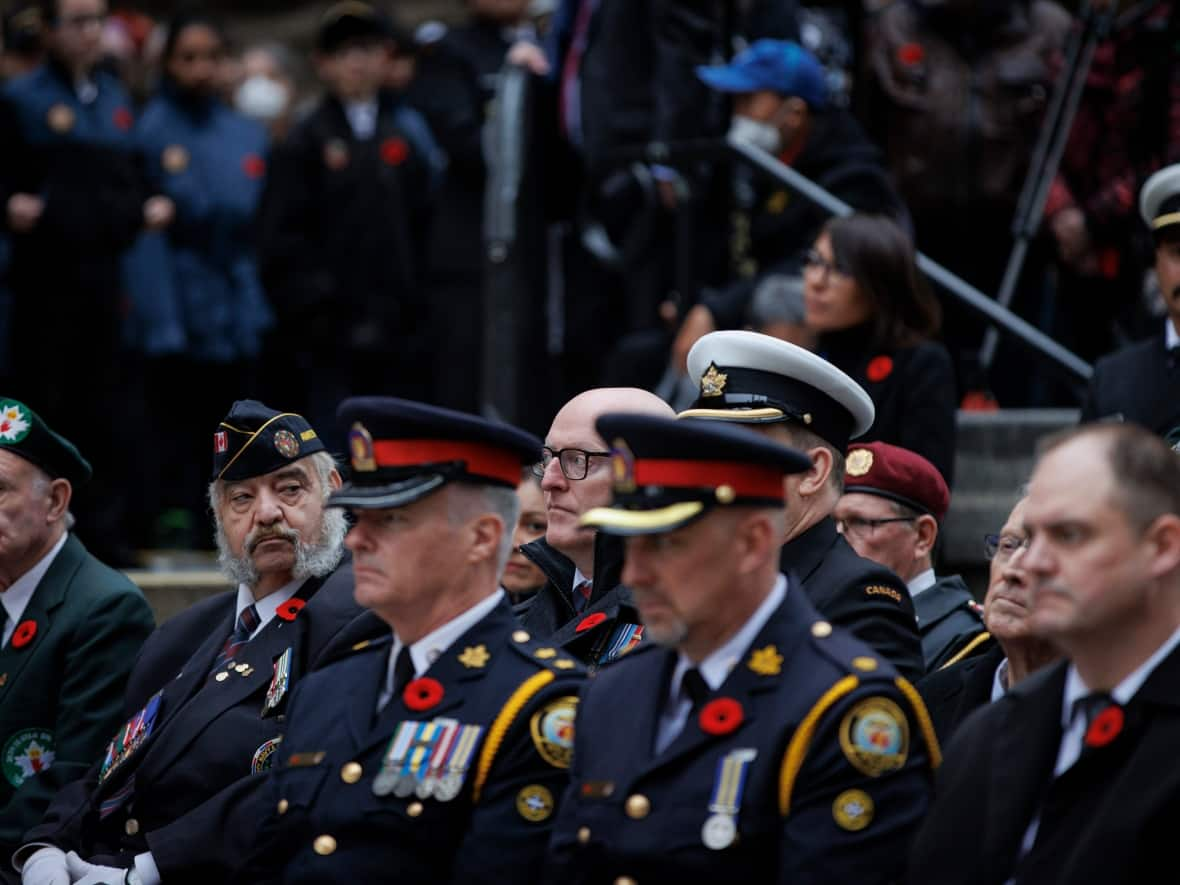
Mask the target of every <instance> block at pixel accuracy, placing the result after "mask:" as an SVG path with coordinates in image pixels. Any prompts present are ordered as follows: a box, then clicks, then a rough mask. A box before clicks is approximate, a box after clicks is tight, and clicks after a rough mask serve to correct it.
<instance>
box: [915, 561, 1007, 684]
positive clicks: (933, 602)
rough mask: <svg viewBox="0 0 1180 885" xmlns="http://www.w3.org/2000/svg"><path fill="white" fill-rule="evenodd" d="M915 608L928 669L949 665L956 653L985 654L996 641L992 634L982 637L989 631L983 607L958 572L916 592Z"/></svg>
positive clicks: (929, 670) (931, 670)
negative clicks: (986, 626)
mask: <svg viewBox="0 0 1180 885" xmlns="http://www.w3.org/2000/svg"><path fill="white" fill-rule="evenodd" d="M914 611H916V612H917V613H918V632H919V633H920V634H921V637H922V656H923V657H924V658H925V659H926V672H927V673H933V672H934V671H935V670H938V669H940V668H941V667H945V666H946V664H947V662H948V661H951V660H954V659H955V656H956V655H959V654H964V655H967V654H970V655H976V654H981V653H982V652H984V651H986V650H987V648H989V647H990V645H989V643H990V644H994V640H991V639H990V637H989V638H987V639H983V640H980V639H979V637H980V636H982V635H983V634H984V633H985V632H986V631H985V630H984V626H983V608H982V606H980V605H979V603H977V602H976V601H975V597H974V596H972V595H971V591H970V590H969V589H967V584H966V582H964V581H963V579H962V578H961V577H959V576H958V575H946V576H945V577H942V578H939V579H938V580H937V581H936V582H935V584H934V586H933V587H928V588H927V589H926V590H924V591H923V592H921V593H919V594H918V595H917V596H915V597H914ZM973 643H974V644H973Z"/></svg>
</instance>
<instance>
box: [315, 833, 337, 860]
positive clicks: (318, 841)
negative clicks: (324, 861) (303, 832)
mask: <svg viewBox="0 0 1180 885" xmlns="http://www.w3.org/2000/svg"><path fill="white" fill-rule="evenodd" d="M311 847H312V848H313V849H314V850H315V853H316V854H319V855H321V856H323V857H327V856H328V855H329V854H331V853H332V852H333V851H335V850H336V840H335V839H333V838H332V837H331V836H329V835H327V834H325V835H323V836H316V837H315V841H314V842H312V843H311Z"/></svg>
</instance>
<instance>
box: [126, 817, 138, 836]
mask: <svg viewBox="0 0 1180 885" xmlns="http://www.w3.org/2000/svg"><path fill="white" fill-rule="evenodd" d="M123 832H124V833H126V834H127V835H128V836H134V835H135V834H136V833H138V832H139V821H137V820H136V819H135V818H133V817H129V818H127V823H125V824H123Z"/></svg>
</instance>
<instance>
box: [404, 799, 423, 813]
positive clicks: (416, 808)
mask: <svg viewBox="0 0 1180 885" xmlns="http://www.w3.org/2000/svg"><path fill="white" fill-rule="evenodd" d="M422 811H423V805H422V803H421V802H411V803H410V804H409V805H407V806H406V814H408V815H409V816H410V817H418V816H419V815H421V814H422Z"/></svg>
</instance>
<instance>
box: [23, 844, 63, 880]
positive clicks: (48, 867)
mask: <svg viewBox="0 0 1180 885" xmlns="http://www.w3.org/2000/svg"><path fill="white" fill-rule="evenodd" d="M20 880H21V883H22V885H70V873H69V870H67V869H66V853H65V852H64V851H62V850H61V849H60V848H54V847H53V846H52V845H46V846H45V847H44V848H38V849H37V850H36V851H34V852H33V853H32V854H31V855H29V859H28V860H26V861H25V862H24V865H23V866H22V867H21V871H20Z"/></svg>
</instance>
